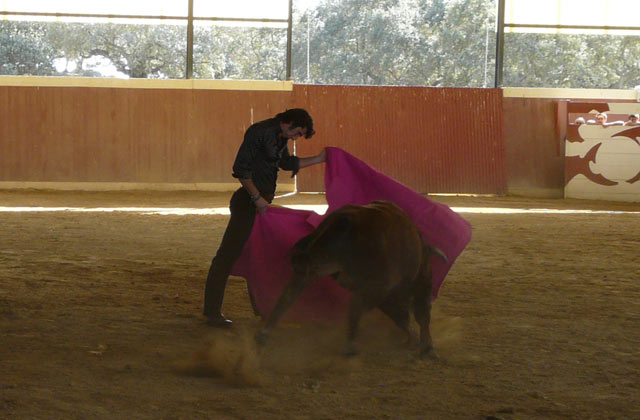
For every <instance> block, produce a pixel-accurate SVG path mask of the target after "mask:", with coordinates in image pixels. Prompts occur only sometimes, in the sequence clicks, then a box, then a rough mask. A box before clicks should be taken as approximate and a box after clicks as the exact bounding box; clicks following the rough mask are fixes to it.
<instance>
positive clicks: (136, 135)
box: [0, 86, 293, 186]
mask: <svg viewBox="0 0 640 420" xmlns="http://www.w3.org/2000/svg"><path fill="white" fill-rule="evenodd" d="M290 103H291V91H260V90H257V91H253V90H197V89H138V88H132V89H127V88H103V87H33V86H0V109H2V110H3V111H2V113H0V150H1V152H0V181H13V182H20V181H22V182H113V183H130V182H134V183H233V185H234V186H235V185H236V184H237V181H236V180H234V179H233V178H232V177H231V165H232V163H233V159H234V158H235V153H236V151H237V149H238V146H239V145H240V142H241V141H242V138H243V134H244V131H245V130H246V128H247V127H248V126H249V125H250V124H251V122H252V121H259V120H261V119H264V118H267V117H270V116H273V115H274V114H275V113H277V112H279V111H280V110H282V109H284V108H286V107H288V106H290ZM283 181H284V182H285V183H286V182H288V183H291V184H292V185H293V181H292V180H288V181H287V180H283Z"/></svg>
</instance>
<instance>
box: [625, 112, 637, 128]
mask: <svg viewBox="0 0 640 420" xmlns="http://www.w3.org/2000/svg"><path fill="white" fill-rule="evenodd" d="M624 125H629V126H637V125H640V122H638V114H629V117H628V118H627V121H625V123H624Z"/></svg>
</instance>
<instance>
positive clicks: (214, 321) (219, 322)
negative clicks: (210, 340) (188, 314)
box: [207, 314, 233, 328]
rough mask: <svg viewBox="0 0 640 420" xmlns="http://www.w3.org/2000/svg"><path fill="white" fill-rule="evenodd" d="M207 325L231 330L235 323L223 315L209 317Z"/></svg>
mask: <svg viewBox="0 0 640 420" xmlns="http://www.w3.org/2000/svg"><path fill="white" fill-rule="evenodd" d="M207 324H208V325H210V326H212V327H214V328H231V325H232V324H233V321H231V320H230V319H227V318H225V317H224V315H222V314H215V315H208V316H207Z"/></svg>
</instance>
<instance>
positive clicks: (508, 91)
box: [502, 87, 636, 101]
mask: <svg viewBox="0 0 640 420" xmlns="http://www.w3.org/2000/svg"><path fill="white" fill-rule="evenodd" d="M502 95H503V96H504V97H505V98H549V99H624V100H633V101H635V100H636V91H635V90H634V89H552V88H521V87H505V88H503V89H502Z"/></svg>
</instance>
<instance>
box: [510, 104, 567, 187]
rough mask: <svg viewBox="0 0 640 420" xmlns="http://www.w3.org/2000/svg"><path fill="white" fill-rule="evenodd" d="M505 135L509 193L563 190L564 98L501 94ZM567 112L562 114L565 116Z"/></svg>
mask: <svg viewBox="0 0 640 420" xmlns="http://www.w3.org/2000/svg"><path fill="white" fill-rule="evenodd" d="M503 103H504V127H505V128H504V138H505V147H506V172H507V183H508V186H509V193H511V194H517V195H524V196H538V197H562V196H563V194H564V131H563V130H564V127H565V125H566V124H564V120H563V121H559V120H558V111H559V108H558V107H561V106H562V105H561V104H562V103H563V101H560V100H558V99H537V98H504V99H503ZM565 115H566V112H565V113H564V114H563V116H562V117H561V118H565Z"/></svg>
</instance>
